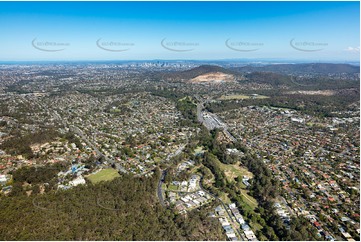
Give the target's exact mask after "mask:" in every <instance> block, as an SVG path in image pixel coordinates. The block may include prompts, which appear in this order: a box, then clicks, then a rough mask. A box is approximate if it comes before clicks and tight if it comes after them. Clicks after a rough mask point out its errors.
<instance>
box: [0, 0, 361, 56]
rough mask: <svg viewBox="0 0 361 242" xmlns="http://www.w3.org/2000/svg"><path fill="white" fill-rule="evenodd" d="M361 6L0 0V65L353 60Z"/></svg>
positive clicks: (356, 54)
mask: <svg viewBox="0 0 361 242" xmlns="http://www.w3.org/2000/svg"><path fill="white" fill-rule="evenodd" d="M359 11H360V3H359V2H0V23H3V24H0V31H1V33H2V34H1V36H2V38H1V39H0V61H77V60H79V61H87V60H88V61H102V60H109V61H111V60H154V59H162V60H187V59H189V60H222V59H265V60H267V59H274V60H290V61H292V60H294V61H297V60H308V61H315V62H326V61H328V62H332V61H334V62H335V61H336V62H355V61H356V62H358V61H359V56H360V14H359Z"/></svg>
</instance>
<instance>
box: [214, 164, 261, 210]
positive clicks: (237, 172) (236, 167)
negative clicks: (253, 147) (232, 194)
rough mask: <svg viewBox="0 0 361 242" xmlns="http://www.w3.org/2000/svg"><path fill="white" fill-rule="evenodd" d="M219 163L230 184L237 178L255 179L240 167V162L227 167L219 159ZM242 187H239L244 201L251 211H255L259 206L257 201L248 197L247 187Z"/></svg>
mask: <svg viewBox="0 0 361 242" xmlns="http://www.w3.org/2000/svg"><path fill="white" fill-rule="evenodd" d="M217 163H218V166H219V168H220V169H221V170H222V171H223V172H224V175H225V176H226V179H227V180H228V181H229V182H233V181H234V179H235V178H236V177H240V178H243V176H248V177H249V178H253V174H252V172H250V171H248V170H247V169H246V168H244V167H242V166H240V162H237V163H235V164H229V165H227V164H223V163H222V162H220V161H219V160H218V159H217ZM241 185H242V186H239V190H240V192H241V194H242V197H243V201H244V202H245V203H246V204H247V205H248V206H249V207H250V208H251V210H254V209H255V208H256V207H257V206H258V203H257V201H256V199H254V198H253V197H251V196H250V195H248V194H247V189H245V186H244V185H243V184H241Z"/></svg>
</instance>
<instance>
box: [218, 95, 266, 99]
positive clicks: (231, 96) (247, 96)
mask: <svg viewBox="0 0 361 242" xmlns="http://www.w3.org/2000/svg"><path fill="white" fill-rule="evenodd" d="M251 98H253V99H265V98H269V97H267V96H263V95H245V94H235V95H222V96H221V97H220V98H218V100H242V99H251Z"/></svg>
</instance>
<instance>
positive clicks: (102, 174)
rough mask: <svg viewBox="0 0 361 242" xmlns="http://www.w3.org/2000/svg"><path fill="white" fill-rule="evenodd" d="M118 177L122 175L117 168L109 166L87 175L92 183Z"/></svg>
mask: <svg viewBox="0 0 361 242" xmlns="http://www.w3.org/2000/svg"><path fill="white" fill-rule="evenodd" d="M116 177H120V175H119V173H118V171H117V170H115V169H112V168H109V169H104V170H101V171H99V172H97V173H95V174H92V175H89V176H87V178H88V179H89V180H90V181H91V183H93V184H95V183H98V182H101V181H110V180H113V179H114V178H116Z"/></svg>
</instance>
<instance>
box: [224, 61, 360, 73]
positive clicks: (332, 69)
mask: <svg viewBox="0 0 361 242" xmlns="http://www.w3.org/2000/svg"><path fill="white" fill-rule="evenodd" d="M231 69H232V70H234V71H239V72H243V73H244V72H276V73H283V74H291V73H292V74H337V73H347V74H355V73H359V72H360V67H359V66H354V65H350V64H330V63H307V64H273V65H265V66H251V65H248V66H243V67H233V68H231Z"/></svg>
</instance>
